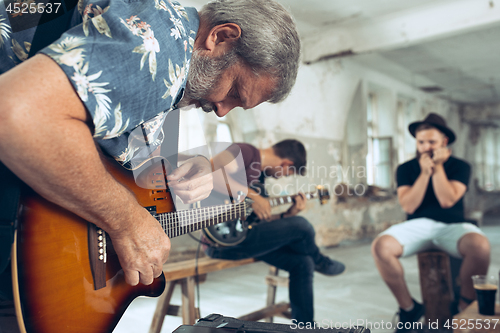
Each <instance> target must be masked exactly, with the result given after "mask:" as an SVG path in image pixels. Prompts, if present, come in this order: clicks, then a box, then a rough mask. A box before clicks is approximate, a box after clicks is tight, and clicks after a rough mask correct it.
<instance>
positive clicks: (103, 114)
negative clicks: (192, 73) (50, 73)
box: [0, 0, 199, 164]
mask: <svg viewBox="0 0 500 333" xmlns="http://www.w3.org/2000/svg"><path fill="white" fill-rule="evenodd" d="M14 1H17V2H21V3H22V2H26V1H28V2H35V3H36V1H35V0H14ZM11 2H12V1H11ZM3 4H4V3H3V0H0V73H2V72H5V71H6V70H8V69H9V67H13V66H15V65H16V64H17V63H20V62H22V61H24V60H26V59H27V57H28V54H29V50H30V47H31V42H32V39H33V34H34V31H35V29H36V26H35V27H31V28H29V29H25V30H23V31H19V32H16V31H13V29H12V27H11V26H10V25H9V19H10V17H9V15H13V14H12V10H10V11H8V10H6V9H7V7H6V5H5V6H4V5H3ZM5 4H7V1H6V2H5ZM198 25H199V18H198V14H197V12H196V10H195V9H194V8H183V7H181V5H179V4H178V3H177V2H175V1H171V0H133V1H132V0H79V1H78V6H77V10H76V11H75V15H74V16H73V19H72V23H71V26H72V28H71V29H69V30H67V31H66V32H65V33H64V34H63V35H62V36H61V37H60V38H59V39H58V40H56V41H55V42H54V43H52V44H51V45H49V46H48V47H46V48H44V49H43V50H41V53H44V54H46V55H48V56H50V57H51V58H52V59H54V61H56V62H57V63H58V64H59V66H60V67H61V68H62V70H63V71H64V72H65V73H66V75H67V76H68V78H69V80H70V82H71V83H72V85H73V87H74V88H75V91H77V93H78V95H79V97H80V99H81V100H82V102H83V103H84V104H85V107H86V108H87V110H88V112H89V113H90V114H91V116H92V118H93V122H94V138H95V139H96V141H97V142H98V143H99V145H100V146H101V147H102V148H103V149H104V150H105V151H106V152H107V153H109V154H110V155H112V156H113V157H114V158H115V159H116V160H117V161H119V162H121V163H122V164H127V163H128V162H129V161H130V160H131V158H132V157H133V156H134V154H136V153H137V150H138V149H139V148H137V147H133V145H131V144H130V143H131V142H134V140H131V138H130V135H131V133H132V131H133V129H134V128H137V127H138V126H139V125H141V133H144V136H145V137H147V140H148V141H149V143H152V144H154V143H159V142H161V140H162V135H163V134H162V130H161V128H162V124H163V121H164V120H165V117H166V115H167V114H168V112H169V111H171V110H173V109H174V108H176V104H177V103H178V102H179V101H180V99H181V98H182V94H183V91H184V88H185V85H186V78H187V73H188V70H189V62H190V59H191V53H192V51H193V47H194V38H195V37H196V33H197V30H198ZM136 132H137V131H136Z"/></svg>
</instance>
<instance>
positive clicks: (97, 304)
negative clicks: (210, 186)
mask: <svg viewBox="0 0 500 333" xmlns="http://www.w3.org/2000/svg"><path fill="white" fill-rule="evenodd" d="M109 168H110V172H111V173H112V174H113V176H114V177H115V178H116V179H117V180H118V181H119V182H120V183H122V184H123V185H125V186H127V187H128V188H129V189H130V190H131V191H132V192H133V193H134V194H135V195H136V198H137V200H138V202H139V203H140V204H141V205H142V206H143V207H150V206H155V207H156V210H157V211H158V213H161V212H170V211H172V210H174V206H173V202H172V198H171V197H170V193H169V192H167V191H166V190H163V191H155V190H151V189H143V188H140V187H138V186H137V185H136V183H135V181H134V179H133V178H132V177H131V175H130V174H128V172H126V171H125V170H124V169H122V168H121V167H119V166H117V167H112V166H111V165H109ZM150 171H155V170H148V171H147V172H145V173H144V178H145V179H144V180H145V181H151V177H157V178H158V177H159V178H162V177H163V176H157V175H158V174H159V173H151V172H150ZM156 171H158V170H156ZM153 174H154V175H155V176H152V175H153ZM162 174H164V173H162ZM163 178H164V177H163ZM157 182H158V181H157ZM110 196H112V194H111V193H110ZM111 199H113V198H111ZM158 203H161V205H159V204H158ZM19 222H20V223H19V227H18V231H17V239H16V242H15V243H14V247H13V253H12V267H13V286H14V298H15V304H16V313H17V316H18V322H19V323H20V326H21V332H23V331H24V330H25V332H28V333H54V332H64V333H80V332H81V333H83V332H85V333H88V332H92V333H101V332H102V333H108V332H112V331H113V329H114V327H115V326H116V324H117V323H118V321H119V320H120V318H121V316H122V314H123V313H124V312H125V310H126V308H127V307H128V305H129V304H130V303H131V302H132V300H134V298H136V297H137V296H140V295H145V296H159V295H160V294H161V293H162V292H163V290H164V288H165V278H164V276H163V275H162V276H161V277H159V278H157V279H155V280H154V282H153V284H151V285H149V286H145V285H142V284H139V285H137V286H135V287H132V286H130V285H128V284H127V283H126V282H125V278H124V274H123V270H122V269H121V267H120V264H119V261H118V257H117V256H116V254H115V253H114V251H113V249H112V246H111V243H110V242H109V241H108V242H107V248H106V249H107V252H106V262H105V263H104V262H103V261H102V260H101V261H99V259H98V258H97V257H98V250H99V249H92V248H91V247H92V246H93V244H92V243H91V242H90V245H89V232H93V231H92V230H94V231H95V228H94V229H92V228H89V223H88V222H87V221H85V220H83V219H82V218H80V217H78V216H77V215H75V214H73V213H71V212H69V211H67V210H64V209H63V208H61V207H59V206H57V205H55V204H53V203H51V202H49V201H47V200H45V199H43V198H42V197H40V196H39V195H37V194H36V193H35V192H33V191H32V190H30V189H27V190H26V191H25V193H23V196H22V208H21V213H20V219H19ZM91 226H93V225H91ZM93 250H94V251H93ZM89 253H90V255H89ZM92 253H96V255H92ZM92 262H97V265H101V266H102V267H103V269H104V273H103V274H102V275H103V276H102V278H101V280H102V282H103V283H104V282H105V286H104V285H102V286H99V283H97V284H96V277H95V276H94V274H93V270H92V268H91V264H92ZM94 273H95V272H94ZM23 326H24V330H23Z"/></svg>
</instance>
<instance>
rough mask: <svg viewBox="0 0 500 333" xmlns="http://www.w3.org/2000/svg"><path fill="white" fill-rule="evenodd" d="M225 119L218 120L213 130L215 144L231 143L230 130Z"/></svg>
mask: <svg viewBox="0 0 500 333" xmlns="http://www.w3.org/2000/svg"><path fill="white" fill-rule="evenodd" d="M225 118H226V117H225V116H224V117H222V118H219V119H218V123H217V128H216V130H215V142H233V136H232V134H231V128H230V127H229V124H228V123H227V122H226V119H225Z"/></svg>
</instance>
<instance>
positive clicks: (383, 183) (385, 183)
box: [366, 93, 393, 188]
mask: <svg viewBox="0 0 500 333" xmlns="http://www.w3.org/2000/svg"><path fill="white" fill-rule="evenodd" d="M378 106H379V103H378V97H377V95H376V94H375V93H370V94H369V95H368V103H367V110H366V111H367V114H366V116H367V124H368V126H367V134H368V142H367V144H368V153H367V155H366V170H367V172H366V176H367V183H368V185H375V186H379V187H382V188H391V187H392V179H393V175H392V138H391V137H388V136H385V137H382V136H379V117H378V115H379V109H378Z"/></svg>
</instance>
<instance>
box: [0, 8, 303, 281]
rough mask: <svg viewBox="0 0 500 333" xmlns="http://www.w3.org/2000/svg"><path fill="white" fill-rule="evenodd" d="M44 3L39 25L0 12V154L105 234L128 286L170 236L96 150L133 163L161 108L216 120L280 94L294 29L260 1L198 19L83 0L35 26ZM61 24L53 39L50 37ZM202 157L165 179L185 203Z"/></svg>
mask: <svg viewBox="0 0 500 333" xmlns="http://www.w3.org/2000/svg"><path fill="white" fill-rule="evenodd" d="M49 7H50V6H48V5H46V6H45V7H44V9H43V11H45V12H44V13H43V14H42V19H41V20H40V24H39V26H38V28H37V27H36V26H33V25H31V23H30V22H31V21H32V20H31V21H30V20H29V18H30V16H29V14H23V15H18V14H19V13H17V15H14V14H16V11H15V6H14V7H9V8H10V9H9V8H8V10H6V9H5V8H4V6H0V23H1V25H0V73H3V74H2V75H0V160H1V162H2V163H4V164H5V166H6V167H7V168H8V169H10V170H11V171H12V172H13V173H14V174H15V175H16V176H17V177H19V178H20V179H21V180H22V181H23V182H25V183H26V184H27V185H29V186H30V187H31V188H32V189H34V190H35V191H36V192H38V193H39V194H40V195H42V196H43V197H45V198H46V199H48V200H49V201H52V202H54V203H56V204H58V205H60V206H62V207H63V208H65V209H67V210H69V211H71V212H74V213H76V214H77V215H79V216H81V217H83V218H84V219H86V220H87V221H90V222H92V223H94V224H96V225H97V226H98V227H100V228H102V229H104V230H105V231H107V233H108V234H109V236H110V238H111V239H112V241H113V245H114V248H115V250H116V252H117V254H118V256H119V260H120V264H121V266H122V268H123V270H124V273H125V279H126V281H127V283H129V284H131V285H136V284H138V283H139V282H140V283H143V284H146V285H147V284H151V283H152V281H153V278H155V277H158V276H159V275H161V273H162V265H163V263H164V262H166V261H167V258H168V254H169V251H170V240H169V239H168V237H167V236H166V235H165V233H164V231H163V230H162V228H161V226H160V225H159V223H158V221H157V220H156V219H155V218H154V217H152V216H151V215H150V213H149V212H148V211H147V210H145V209H144V208H143V207H141V206H140V205H139V204H138V203H137V201H136V200H135V198H134V196H133V195H132V194H131V193H130V192H129V191H128V190H127V189H126V188H124V187H123V186H122V185H121V184H120V183H118V182H117V181H116V180H115V179H114V178H113V176H112V175H111V174H110V173H109V172H108V171H107V170H106V168H105V166H104V164H103V162H102V156H103V155H104V154H106V155H110V156H111V157H113V158H114V159H115V160H117V161H118V162H119V163H120V164H122V165H124V166H125V167H130V162H131V160H132V157H133V156H134V154H135V153H136V151H137V150H136V147H133V146H131V145H129V140H128V138H129V136H130V135H131V134H130V133H131V132H132V131H133V129H135V128H138V126H141V129H142V130H144V134H145V137H147V139H148V141H151V142H153V143H154V142H158V141H161V137H162V136H161V135H162V133H159V132H161V124H162V122H163V121H164V120H165V118H166V115H167V114H168V113H169V112H171V110H173V109H176V108H178V107H181V106H184V105H189V104H195V105H197V106H201V107H203V109H204V110H205V111H207V112H209V111H212V110H213V111H214V112H215V113H216V114H217V115H218V116H220V117H222V116H224V115H225V114H227V113H228V112H229V111H230V110H231V109H233V108H234V107H237V106H239V107H242V108H244V109H250V108H253V107H255V106H257V105H259V104H260V103H262V102H265V101H269V102H272V103H277V102H279V101H281V100H283V99H284V98H285V97H286V96H287V94H288V93H289V92H290V90H291V88H292V86H293V84H294V82H295V78H296V76H297V69H298V61H299V54H300V42H299V37H298V34H297V32H296V28H295V24H294V22H293V19H292V17H291V16H290V15H289V13H288V12H287V11H286V10H285V9H284V8H283V7H282V6H281V5H279V4H278V3H277V2H275V1H270V0H216V1H214V2H211V3H209V4H207V5H206V6H204V7H203V9H202V10H201V11H200V12H199V13H197V12H196V10H194V9H193V8H183V7H181V6H180V5H179V4H177V3H176V2H173V1H163V0H159V1H150V0H140V1H118V0H100V1H94V2H92V1H87V0H81V1H79V3H78V5H77V6H76V7H75V8H73V9H72V8H70V7H71V6H69V4H67V6H66V7H65V8H64V10H65V11H66V13H65V14H64V15H62V16H60V17H59V18H54V19H45V20H44V16H43V15H46V14H48V12H49V9H48V8H49ZM62 7H64V6H62ZM13 8H14V9H13ZM51 8H52V12H53V11H55V9H56V6H55V4H54V5H53V6H52V7H51ZM60 10H63V8H60ZM6 18H8V20H7V19H6ZM31 18H33V17H31ZM49 18H50V17H49ZM22 20H25V21H22ZM58 20H59V21H58ZM42 22H44V23H43V24H42ZM56 23H57V24H58V26H55V24H56ZM23 24H24V25H23ZM51 24H52V26H50V25H51ZM46 25H47V26H48V27H50V28H46V27H47V26H46ZM61 25H63V27H64V28H63V30H62V31H61V33H62V35H60V36H54V38H53V39H52V40H48V38H50V34H49V31H50V32H53V29H55V28H60V26H61ZM44 26H45V28H44ZM20 27H21V28H20ZM22 28H24V29H22ZM38 29H40V30H38ZM45 33H46V34H45ZM40 40H41V41H40ZM49 44H50V45H49ZM11 45H12V46H13V47H11ZM47 45H48V46H47ZM37 51H38V53H37V54H36V55H34V56H33V57H31V56H32V55H33V54H34V53H36V52H37ZM28 57H29V59H27V58H28ZM26 59H27V60H26ZM150 138H151V139H150ZM163 144H164V145H165V144H166V145H168V142H163ZM203 160H204V159H203V158H193V159H191V160H188V162H186V163H185V164H184V165H182V166H181V167H179V168H178V169H176V170H174V172H173V173H172V174H171V175H170V176H169V177H168V180H169V181H170V184H171V186H170V188H171V189H172V190H174V192H175V194H176V195H178V196H179V197H181V199H182V200H183V201H184V202H194V201H198V200H200V199H202V198H205V197H206V196H207V195H208V193H209V192H210V191H211V189H212V186H213V185H212V178H211V175H210V167H209V166H208V162H206V160H204V161H203ZM207 166H208V167H207ZM193 170H195V171H197V172H193ZM193 174H194V176H191V175H193ZM111 193H112V196H113V198H112V200H111V199H110V197H109V196H110V194H111ZM117 198H119V200H117Z"/></svg>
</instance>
